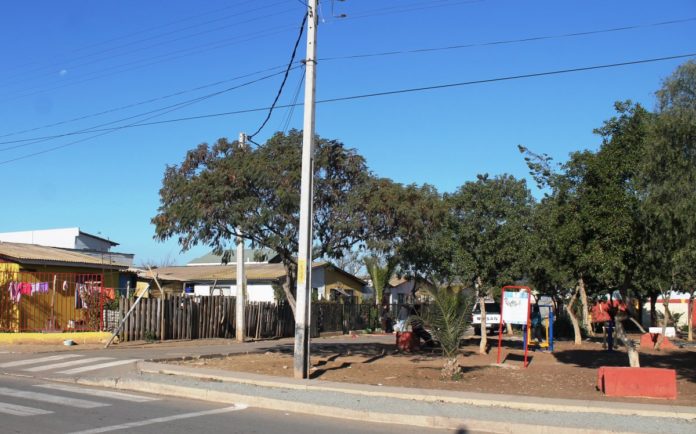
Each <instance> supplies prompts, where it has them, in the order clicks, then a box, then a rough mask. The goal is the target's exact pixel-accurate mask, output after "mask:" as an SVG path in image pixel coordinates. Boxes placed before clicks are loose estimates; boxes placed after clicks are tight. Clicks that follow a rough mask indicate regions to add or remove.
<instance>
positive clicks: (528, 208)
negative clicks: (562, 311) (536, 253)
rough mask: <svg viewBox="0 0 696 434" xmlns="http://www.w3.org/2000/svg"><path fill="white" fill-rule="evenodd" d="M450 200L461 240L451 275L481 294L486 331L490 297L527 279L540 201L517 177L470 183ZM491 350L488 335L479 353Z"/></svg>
mask: <svg viewBox="0 0 696 434" xmlns="http://www.w3.org/2000/svg"><path fill="white" fill-rule="evenodd" d="M445 200H446V202H447V204H448V205H449V216H448V225H449V226H450V227H451V229H452V234H453V236H454V238H455V242H454V246H453V247H454V248H455V251H454V252H453V264H452V267H453V269H452V270H451V272H452V274H453V275H455V276H457V277H458V280H459V281H460V282H462V283H463V284H465V285H467V286H468V285H471V286H473V287H474V288H475V289H476V292H477V294H478V298H479V304H480V306H481V330H482V331H484V330H485V329H486V323H485V317H486V311H485V299H486V297H489V296H492V295H497V290H498V289H500V287H502V286H503V285H506V284H511V283H514V282H515V281H516V280H518V279H521V278H522V277H524V272H525V267H526V264H527V263H528V259H529V258H530V250H531V245H530V244H529V241H530V229H531V226H530V223H531V220H530V217H531V212H532V205H533V203H534V201H533V198H532V195H531V192H530V191H529V189H528V188H527V185H526V182H525V181H524V180H518V179H515V178H514V177H513V176H511V175H500V176H496V177H494V178H490V177H488V175H478V177H477V179H476V181H471V182H467V183H465V184H464V185H462V186H461V187H460V188H459V189H458V190H457V191H456V192H455V193H452V194H450V195H447V196H446V197H445ZM486 347H487V338H486V334H485V333H482V336H481V344H480V348H479V351H480V352H481V353H485V352H486V350H487V348H486Z"/></svg>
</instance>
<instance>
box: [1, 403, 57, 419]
mask: <svg viewBox="0 0 696 434" xmlns="http://www.w3.org/2000/svg"><path fill="white" fill-rule="evenodd" d="M0 413H5V414H11V415H13V416H38V415H40V414H50V413H53V412H52V411H48V410H42V409H40V408H33V407H25V406H23V405H16V404H8V403H6V402H0Z"/></svg>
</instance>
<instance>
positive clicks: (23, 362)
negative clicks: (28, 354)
mask: <svg viewBox="0 0 696 434" xmlns="http://www.w3.org/2000/svg"><path fill="white" fill-rule="evenodd" d="M73 357H82V356H81V355H79V354H61V355H58V356H48V357H39V358H38V359H23V360H16V361H14V362H7V363H0V368H12V367H15V366H24V365H34V364H36V363H43V362H54V361H56V360H64V359H71V358H73Z"/></svg>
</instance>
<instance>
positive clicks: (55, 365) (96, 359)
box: [22, 357, 114, 372]
mask: <svg viewBox="0 0 696 434" xmlns="http://www.w3.org/2000/svg"><path fill="white" fill-rule="evenodd" d="M113 359H114V358H113V357H89V358H86V359H78V360H70V361H67V362H60V363H53V364H50V365H41V366H35V367H33V368H26V369H22V370H23V371H26V372H41V371H48V370H50V369H58V368H67V367H68V366H73V365H84V364H85V363H91V362H100V361H102V360H113Z"/></svg>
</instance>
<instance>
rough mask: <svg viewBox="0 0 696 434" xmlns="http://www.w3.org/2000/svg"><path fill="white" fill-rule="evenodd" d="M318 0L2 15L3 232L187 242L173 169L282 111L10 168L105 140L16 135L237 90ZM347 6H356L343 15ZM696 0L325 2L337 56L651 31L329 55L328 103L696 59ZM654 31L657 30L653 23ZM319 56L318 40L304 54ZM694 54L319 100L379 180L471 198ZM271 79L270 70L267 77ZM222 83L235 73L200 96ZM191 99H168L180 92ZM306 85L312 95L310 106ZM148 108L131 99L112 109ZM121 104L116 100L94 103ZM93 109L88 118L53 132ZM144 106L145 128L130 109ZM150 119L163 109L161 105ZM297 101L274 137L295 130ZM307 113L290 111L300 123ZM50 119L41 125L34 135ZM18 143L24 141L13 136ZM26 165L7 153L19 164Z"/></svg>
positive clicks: (243, 103) (265, 101) (587, 143)
mask: <svg viewBox="0 0 696 434" xmlns="http://www.w3.org/2000/svg"><path fill="white" fill-rule="evenodd" d="M300 3H301V2H298V0H282V1H279V0H275V1H273V0H263V1H249V0H239V1H212V0H211V1H198V2H191V1H179V0H167V1H165V0H153V1H147V2H143V1H134V0H122V1H98V2H97V1H87V0H70V1H67V0H66V1H60V2H57V1H50V0H45V1H30V0H27V1H22V2H5V3H4V4H3V5H2V13H1V14H0V41H2V42H0V43H1V44H2V47H1V52H2V53H3V62H2V65H3V66H2V68H0V119H2V122H1V123H0V136H5V137H0V142H5V143H0V182H1V183H2V185H4V186H5V188H4V189H3V191H4V198H3V202H4V206H3V211H4V212H2V213H0V231H13V230H29V229H44V228H54V227H68V226H79V227H80V228H81V229H82V230H84V231H87V232H92V233H101V234H102V236H105V237H109V238H110V239H113V240H115V241H117V242H119V243H121V246H119V248H118V249H119V250H120V251H124V252H131V253H135V254H136V255H137V256H136V261H139V260H148V259H153V260H158V259H160V258H162V257H164V256H166V255H173V256H175V257H176V258H177V261H178V262H179V263H185V262H186V261H187V260H188V259H190V258H192V257H195V256H198V255H200V254H202V253H204V252H205V251H206V250H207V248H206V247H204V246H202V247H199V248H195V249H193V250H192V251H190V252H186V253H182V254H180V253H179V248H178V246H177V244H176V241H175V240H172V241H169V242H165V243H159V242H156V241H154V240H153V238H152V236H153V233H154V230H153V226H152V225H151V224H150V219H151V218H152V217H153V216H154V215H155V214H156V212H157V207H158V205H159V198H158V190H159V188H160V186H161V180H162V174H163V171H164V168H165V167H166V165H168V164H169V165H171V164H177V163H179V162H180V161H181V160H182V158H183V156H184V155H185V152H186V151H187V150H188V149H191V148H193V147H195V146H196V145H197V144H199V143H201V142H214V141H215V140H216V139H217V138H219V137H222V136H227V137H231V138H236V137H237V135H238V133H239V132H240V131H246V132H252V131H254V130H255V129H256V128H257V127H258V126H259V125H260V123H261V121H262V120H263V118H264V116H265V113H264V112H253V113H247V114H243V115H235V116H225V117H215V118H207V119H201V120H194V121H187V122H176V123H167V124H160V125H152V126H143V127H137V128H128V129H122V130H118V131H116V132H113V133H109V134H105V135H102V136H100V137H96V138H94V139H91V140H85V141H83V142H81V143H75V144H73V145H69V146H65V147H63V148H60V149H57V150H55V151H52V152H46V153H43V154H40V155H36V156H32V157H30V158H24V159H19V160H16V161H11V162H6V161H8V160H12V159H15V158H21V157H24V156H27V155H29V154H33V153H36V152H41V151H46V150H48V149H50V148H53V147H57V146H61V145H67V144H69V143H71V142H73V141H75V140H78V139H82V138H85V137H90V135H87V136H85V135H76V136H66V137H63V138H57V139H53V140H46V141H43V142H39V143H31V142H28V141H24V142H15V143H7V142H10V141H14V140H24V139H32V138H37V137H44V136H49V135H58V134H63V133H70V132H75V131H78V130H82V129H88V128H92V127H94V126H96V125H100V124H104V123H110V122H114V123H113V124H111V125H110V126H119V125H126V124H129V123H133V122H136V121H138V120H142V119H144V118H145V117H147V116H143V115H142V114H143V113H145V112H149V111H152V110H155V109H160V108H162V107H165V106H169V105H172V104H176V103H180V102H184V101H188V100H190V99H192V98H196V97H199V96H202V95H205V94H208V93H211V92H215V91H218V90H222V89H224V88H227V87H231V86H234V85H237V84H241V83H243V82H245V81H248V80H253V79H256V78H259V77H261V76H262V75H263V74H259V75H254V76H250V77H247V78H244V79H240V80H236V81H230V80H231V79H233V78H235V77H239V76H242V75H246V74H250V73H253V72H255V71H260V70H264V69H268V68H272V67H276V66H281V65H284V64H287V62H288V60H289V56H290V52H291V49H292V46H293V44H294V41H295V39H296V36H297V32H298V28H299V24H300V22H301V20H302V16H303V14H304V10H303V7H302V5H301V4H300ZM341 14H345V15H347V17H346V18H339V16H340V15H341ZM694 17H696V3H695V2H693V1H665V2H654V1H612V2H607V1H599V0H595V1H563V2H558V1H535V2H519V1H504V0H500V1H496V0H487V1H463V0H430V1H425V0H400V1H399V0H347V1H345V2H339V1H336V2H331V1H329V0H325V1H324V2H322V6H321V18H322V23H321V24H320V26H319V41H318V45H317V47H318V55H319V57H320V58H329V57H343V56H348V55H354V54H364V53H377V52H385V51H408V50H415V49H421V48H435V47H445V46H452V45H463V44H482V43H487V42H495V41H502V40H510V39H523V38H530V37H537V36H553V35H561V34H566V33H574V32H585V31H595V30H602V29H610V28H617V27H624V26H644V27H640V28H636V29H631V30H624V31H615V32H605V33H598V34H593V35H587V36H581V37H569V38H553V39H545V40H540V41H532V42H520V43H511V44H497V45H479V46H475V47H470V48H462V49H452V50H440V51H430V52H424V53H423V52H421V53H411V54H400V55H391V56H377V57H367V58H358V59H342V60H325V61H320V62H319V64H318V77H317V97H318V99H328V98H334V97H343V96H350V95H357V94H365V93H372V92H380V91H389V90H397V89H402V88H412V87H422V86H430V85H439V84H446V83H455V82H463V81H472V80H481V79H490V78H497V77H504V76H512V75H520V74H529V73H536V72H544V71H552V70H560V69H568V68H575V67H584V66H592V65H601V64H610V63H617V62H625V61H632V60H638V59H648V58H656V57H664V56H671V55H678V54H685V53H692V52H696V43H695V42H694V41H696V21H688V22H682V23H676V24H671V25H660V26H647V25H650V24H655V23H660V22H665V21H672V20H684V19H688V18H694ZM646 26H647V27H646ZM303 56H304V41H303V42H302V44H301V45H300V50H299V54H298V57H299V58H302V57H303ZM683 61H684V60H670V61H664V62H656V63H650V64H643V65H636V66H626V67H620V68H613V69H605V70H598V71H589V72H580V73H573V74H564V75H556V76H549V77H540V78H528V79H521V80H513V81H503V82H497V83H488V84H480V85H472V86H463V87H456V88H448V89H442V90H434V91H429V92H419V93H409V94H401V95H394V96H386V97H379V98H370V99H360V100H353V101H347V102H337V103H331V104H320V105H318V106H317V132H318V133H319V134H320V135H322V136H324V137H327V138H333V139H339V140H341V141H343V142H344V143H345V144H346V145H348V146H350V147H355V148H357V149H358V150H359V152H360V153H361V154H363V155H364V156H365V157H366V158H367V161H368V164H369V166H370V168H371V170H373V171H374V172H375V173H377V174H379V175H381V176H386V177H390V178H393V179H394V180H396V181H399V182H403V183H419V184H420V183H426V182H427V183H430V184H433V185H435V186H437V188H438V189H439V190H440V191H453V190H454V189H456V188H457V187H458V186H459V185H461V184H463V183H464V182H466V181H467V180H472V179H475V177H476V174H477V173H483V172H487V173H490V174H498V173H512V174H514V175H516V176H520V177H525V176H526V174H527V171H526V167H525V165H524V161H523V160H522V158H521V157H520V155H519V154H518V152H517V150H516V147H517V145H518V144H523V145H525V146H528V147H530V148H531V149H533V150H534V151H536V152H540V153H541V152H545V153H548V154H550V155H552V156H553V157H555V158H556V159H557V160H563V159H565V158H566V157H567V155H568V153H569V152H572V151H574V150H578V149H596V148H597V146H598V144H599V139H598V138H597V137H596V136H595V135H593V134H592V130H593V128H596V127H598V126H600V125H601V124H602V122H603V121H604V120H606V119H608V118H609V117H610V116H611V115H612V112H613V103H614V101H617V100H624V99H631V100H634V101H638V102H641V103H643V104H645V105H646V106H647V107H649V108H652V107H653V106H654V98H653V92H654V91H655V90H656V89H657V88H658V87H659V86H660V82H661V80H662V79H664V78H665V77H666V76H668V75H669V74H670V73H671V72H672V71H673V70H674V68H675V67H676V66H677V65H679V64H680V63H682V62H683ZM265 74H268V73H265ZM300 79H301V70H300V69H297V70H294V71H292V72H291V74H290V77H289V79H288V84H287V87H286V90H285V92H284V94H283V96H282V97H281V101H280V102H281V104H285V103H289V102H291V101H292V100H293V96H294V93H295V91H296V89H298V85H299V84H300ZM280 80H281V77H280V76H276V77H273V78H269V79H266V80H264V81H260V82H258V83H256V84H253V85H249V86H247V87H244V88H241V89H238V90H235V91H230V92H227V93H224V94H221V95H218V96H216V97H213V98H209V99H206V100H204V101H201V102H198V103H196V104H192V105H188V106H185V107H181V108H179V109H178V110H175V111H172V112H170V113H162V112H157V113H155V114H160V116H159V117H156V118H153V119H152V121H156V120H165V119H172V118H180V117H187V116H197V115H203V114H209V113H219V112H229V111H235V110H243V109H250V108H259V107H267V106H268V105H270V103H271V102H272V100H273V97H274V96H275V94H276V91H277V89H278V86H279V83H280ZM219 81H227V82H226V83H223V84H219V85H214V86H208V87H206V88H204V89H199V90H196V91H188V90H190V89H193V88H196V87H198V86H204V85H208V84H210V83H215V82H219ZM181 91H187V92H185V93H182V94H180V95H177V96H171V97H168V98H166V99H160V100H158V101H155V102H151V103H142V102H143V101H146V100H150V99H156V98H160V97H163V96H167V95H171V94H174V93H177V92H181ZM301 99H302V94H300V100H301ZM134 103H138V105H135V106H133V107H130V108H127V109H119V110H115V111H110V110H112V109H115V108H119V107H122V106H126V105H130V104H134ZM102 111H110V112H109V113H106V114H103V115H99V116H91V115H93V114H95V113H99V112H102ZM86 115H89V116H90V117H87V118H85V119H82V120H80V121H74V122H68V123H63V124H61V125H57V126H53V127H45V128H44V127H43V126H45V125H49V124H53V123H58V122H63V121H67V120H71V119H74V118H78V117H83V116H86ZM136 115H140V117H134V118H133V119H131V120H128V121H120V122H115V121H119V120H122V119H124V118H129V117H132V116H136ZM149 116H152V114H151V115H149ZM287 119H288V110H287V109H282V110H277V111H276V112H275V113H274V115H273V117H272V118H271V121H270V122H269V124H268V126H267V127H266V128H265V129H264V130H263V132H262V133H260V134H259V135H258V136H257V137H256V141H263V140H265V139H266V138H267V137H269V135H271V134H272V133H273V132H275V131H278V130H282V129H283V128H284V126H285V124H286V123H287ZM301 123H302V110H301V109H300V108H298V109H297V110H295V112H294V115H293V116H292V117H291V118H290V120H289V126H290V127H296V128H300V127H301ZM37 127H42V128H39V129H36V130H34V131H29V132H24V133H20V134H16V133H17V132H19V131H23V130H27V129H34V128H37ZM17 145H26V146H22V147H19V148H14V149H7V148H8V147H13V146H17ZM5 162H6V163H5Z"/></svg>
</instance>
